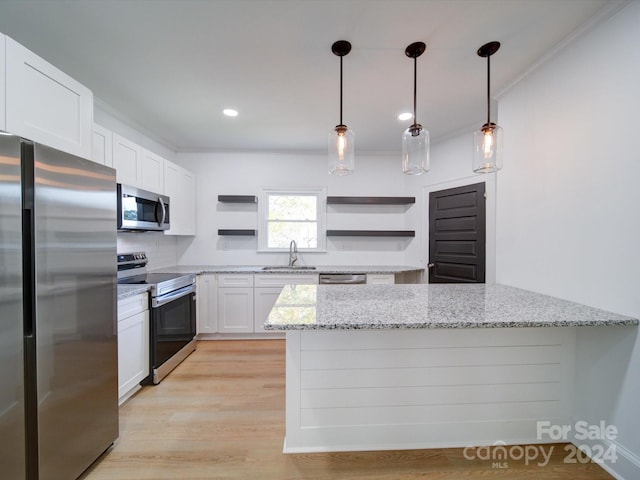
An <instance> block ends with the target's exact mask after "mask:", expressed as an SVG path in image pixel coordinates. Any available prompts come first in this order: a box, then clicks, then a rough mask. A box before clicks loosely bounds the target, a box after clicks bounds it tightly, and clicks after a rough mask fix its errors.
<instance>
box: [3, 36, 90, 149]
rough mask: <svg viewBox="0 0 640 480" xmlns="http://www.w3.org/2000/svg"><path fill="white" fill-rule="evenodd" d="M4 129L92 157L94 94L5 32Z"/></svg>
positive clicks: (35, 140) (54, 146)
mask: <svg viewBox="0 0 640 480" xmlns="http://www.w3.org/2000/svg"><path fill="white" fill-rule="evenodd" d="M5 43H6V45H5V56H6V57H5V69H6V71H5V79H6V80H5V81H6V84H5V89H4V90H3V92H5V93H6V97H5V110H6V112H5V130H6V131H8V132H11V133H13V134H15V135H20V136H21V137H25V138H28V139H30V140H33V141H34V142H38V143H42V144H44V145H48V146H50V147H53V148H57V149H58V150H62V151H64V152H68V153H72V154H74V155H78V156H80V157H84V158H88V159H90V158H91V140H92V130H93V93H91V90H89V89H88V88H87V87H85V86H84V85H82V84H80V83H78V82H77V81H75V80H74V79H73V78H71V77H69V76H68V75H67V74H65V73H64V72H62V71H61V70H58V69H57V68H56V67H54V66H53V65H51V64H50V63H48V62H47V61H45V60H44V59H42V58H40V57H39V56H37V55H36V54H35V53H33V52H31V51H30V50H28V49H27V48H25V47H23V46H22V45H20V44H19V43H17V42H16V41H14V40H13V39H11V38H9V37H5Z"/></svg>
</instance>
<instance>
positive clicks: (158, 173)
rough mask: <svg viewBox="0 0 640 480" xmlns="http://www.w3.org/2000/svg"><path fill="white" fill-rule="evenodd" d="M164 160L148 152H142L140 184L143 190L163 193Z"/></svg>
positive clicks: (144, 150)
mask: <svg viewBox="0 0 640 480" xmlns="http://www.w3.org/2000/svg"><path fill="white" fill-rule="evenodd" d="M164 162H165V160H164V158H162V157H160V156H159V155H156V154H155V153H153V152H150V151H149V150H146V149H143V150H142V184H141V187H142V188H143V189H144V190H149V191H150V192H155V193H163V192H164Z"/></svg>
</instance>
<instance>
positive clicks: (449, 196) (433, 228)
mask: <svg viewBox="0 0 640 480" xmlns="http://www.w3.org/2000/svg"><path fill="white" fill-rule="evenodd" d="M485 191H486V190H485V183H484V182H483V183H476V184H473V185H465V186H464V187H456V188H450V189H447V190H440V191H437V192H431V193H430V194H429V283H484V281H485V243H486V240H485V237H486V234H485V232H486V226H485V223H486V198H485Z"/></svg>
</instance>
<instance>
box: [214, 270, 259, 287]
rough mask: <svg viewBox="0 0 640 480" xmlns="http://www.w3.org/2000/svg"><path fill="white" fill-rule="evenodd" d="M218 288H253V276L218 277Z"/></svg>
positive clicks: (231, 275)
mask: <svg viewBox="0 0 640 480" xmlns="http://www.w3.org/2000/svg"><path fill="white" fill-rule="evenodd" d="M218 287H253V274H251V275H246V274H241V275H240V274H235V273H230V274H223V275H218Z"/></svg>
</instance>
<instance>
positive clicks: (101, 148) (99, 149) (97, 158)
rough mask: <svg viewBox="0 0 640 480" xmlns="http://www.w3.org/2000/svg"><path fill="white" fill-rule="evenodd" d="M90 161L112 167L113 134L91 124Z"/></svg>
mask: <svg viewBox="0 0 640 480" xmlns="http://www.w3.org/2000/svg"><path fill="white" fill-rule="evenodd" d="M91 147H92V149H91V150H92V153H91V160H93V161H94V162H96V163H100V164H102V165H106V166H107V167H113V133H111V130H108V129H106V128H104V127H101V126H100V125H98V124H96V123H94V124H93V141H92V145H91Z"/></svg>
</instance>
